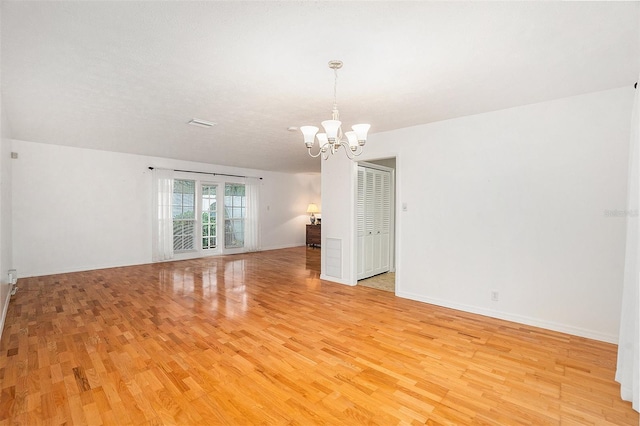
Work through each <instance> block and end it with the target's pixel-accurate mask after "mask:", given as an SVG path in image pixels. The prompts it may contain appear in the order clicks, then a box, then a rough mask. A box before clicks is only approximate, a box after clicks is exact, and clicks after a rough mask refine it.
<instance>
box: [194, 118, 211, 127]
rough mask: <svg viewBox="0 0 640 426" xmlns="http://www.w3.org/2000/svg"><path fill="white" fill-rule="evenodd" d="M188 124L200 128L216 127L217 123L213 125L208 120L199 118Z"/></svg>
mask: <svg viewBox="0 0 640 426" xmlns="http://www.w3.org/2000/svg"><path fill="white" fill-rule="evenodd" d="M188 124H191V125H192V126H198V127H212V126H215V125H216V123H213V122H211V121H206V120H200V119H199V118H192V119H191V120H190V121H189V123H188Z"/></svg>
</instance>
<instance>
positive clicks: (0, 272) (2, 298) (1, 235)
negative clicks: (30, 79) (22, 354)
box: [0, 102, 19, 334]
mask: <svg viewBox="0 0 640 426" xmlns="http://www.w3.org/2000/svg"><path fill="white" fill-rule="evenodd" d="M11 161H12V160H11V131H10V129H9V123H8V122H7V117H6V114H5V110H4V108H3V106H2V104H1V102H0V315H1V316H0V334H1V333H2V329H3V328H4V320H5V317H6V314H7V308H8V307H9V298H10V297H11V295H10V290H11V283H10V282H9V279H8V271H9V269H13V267H14V266H13V255H12V250H11V244H12V231H11ZM18 272H19V271H18Z"/></svg>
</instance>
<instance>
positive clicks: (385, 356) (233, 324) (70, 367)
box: [0, 247, 638, 425]
mask: <svg viewBox="0 0 640 426" xmlns="http://www.w3.org/2000/svg"><path fill="white" fill-rule="evenodd" d="M319 253H320V251H319V250H314V249H306V248H302V247H300V248H293V249H285V250H276V251H269V252H261V253H254V254H247V255H235V256H224V257H213V258H208V259H198V260H191V261H180V262H169V263H162V264H153V265H142V266H134V267H126V268H113V269H104V270H98V271H91V272H80V273H72V274H61V275H51V276H45V277H37V278H28V279H20V281H19V287H20V288H19V290H18V293H17V294H16V296H14V297H13V299H12V302H11V304H10V307H9V313H8V317H7V320H6V325H5V330H4V334H3V335H2V341H1V343H0V383H1V392H2V393H1V395H0V424H25V425H35V424H78V425H79V424H117V425H125V424H141V425H145V424H181V425H190V424H194V425H195V424H206V425H211V424H300V425H308V424H318V423H321V424H362V423H367V424H381V425H392V424H398V423H405V424H407V423H411V424H423V423H427V424H434V425H435V424H443V425H466V424H483V425H495V424H504V425H516V424H533V425H545V424H550V425H558V424H562V425H576V424H581V425H582V424H594V425H605V424H616V425H637V424H638V414H637V413H636V412H635V411H633V410H632V409H631V406H630V404H629V403H627V402H624V401H622V400H621V399H620V397H619V386H618V385H617V384H616V382H615V381H614V379H613V377H614V371H615V360H616V346H615V345H611V344H606V343H601V342H597V341H593V340H588V339H583V338H578V337H573V336H569V335H566V334H561V333H556V332H551V331H547V330H542V329H537V328H533V327H527V326H522V325H519V324H514V323H509V322H506V321H499V320H495V319H490V318H486V317H482V316H478V315H472V314H467V313H462V312H458V311H454V310H450V309H444V308H439V307H436V306H433V305H428V304H424V303H418V302H414V301H410V300H406V299H401V298H397V297H395V295H394V294H393V293H389V292H384V291H379V290H375V289H370V288H366V287H361V286H356V287H348V286H343V285H339V284H333V283H329V282H325V281H322V280H320V279H319V273H318V269H319V268H318V265H319Z"/></svg>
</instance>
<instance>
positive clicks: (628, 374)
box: [616, 80, 640, 411]
mask: <svg viewBox="0 0 640 426" xmlns="http://www.w3.org/2000/svg"><path fill="white" fill-rule="evenodd" d="M639 81H640V80H639ZM638 91H640V89H638V90H636V92H635V98H634V102H633V113H632V119H631V120H632V121H631V143H630V146H629V155H630V157H629V177H628V184H627V246H626V254H625V266H624V286H623V291H622V313H621V315H620V336H619V338H618V365H617V370H616V381H618V382H619V383H620V388H621V389H620V394H621V396H622V399H624V400H626V401H631V403H632V405H633V408H634V410H636V411H639V409H640V392H639V391H638V387H639V384H638V382H639V381H640V367H639V365H638V364H640V352H639V350H638V346H639V343H640V328H639V327H638V317H639V316H640V309H639V306H640V289H639V280H638V278H639V274H640V270H639V269H638V255H640V253H639V252H638V237H639V232H640V230H639V228H638V220H639V218H638V195H639V191H640V188H639V182H640V174H639V172H638V162H639V160H640V153H639V151H638V144H639V142H640V115H639V112H638Z"/></svg>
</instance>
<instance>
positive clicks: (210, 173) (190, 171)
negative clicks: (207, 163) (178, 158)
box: [149, 166, 262, 180]
mask: <svg viewBox="0 0 640 426" xmlns="http://www.w3.org/2000/svg"><path fill="white" fill-rule="evenodd" d="M155 168H156V167H151V166H149V170H153V169H155ZM170 170H173V171H174V172H184V173H199V174H201V175H214V176H230V177H238V178H252V179H260V180H262V178H261V177H255V176H240V175H228V174H226V173H213V172H198V171H195V170H178V169H170Z"/></svg>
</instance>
